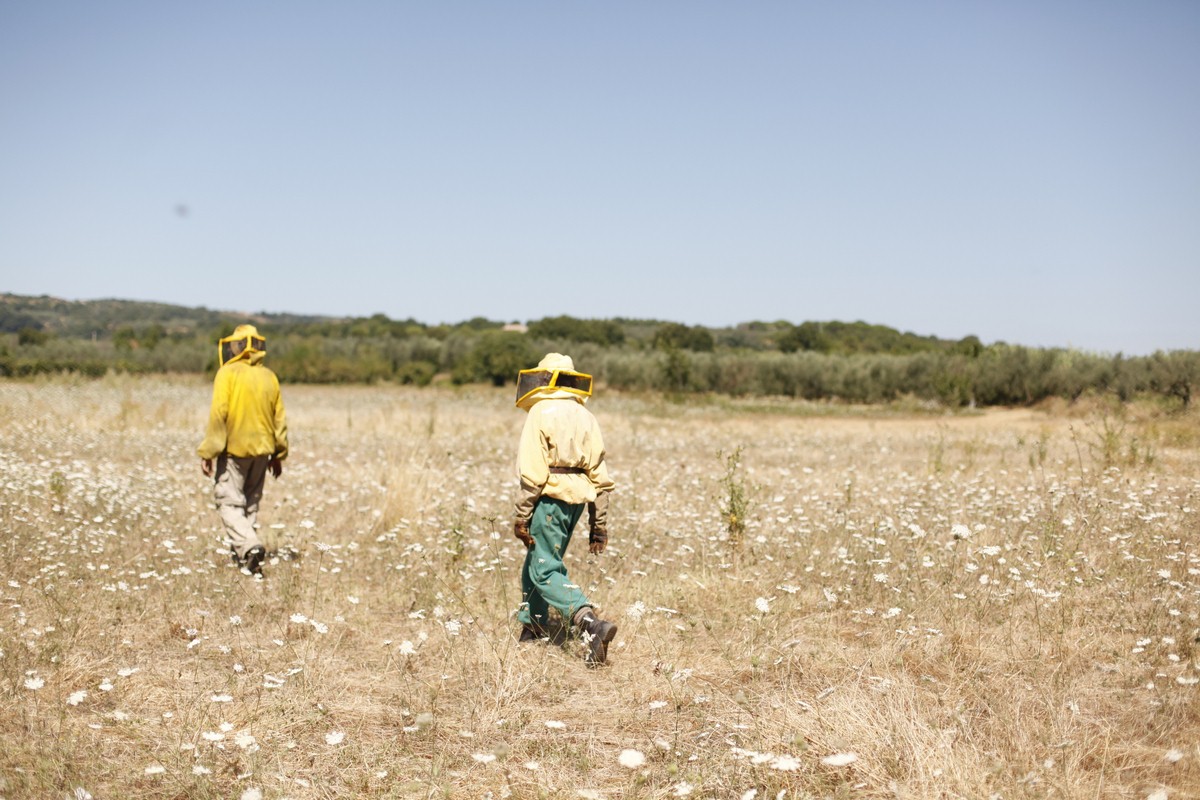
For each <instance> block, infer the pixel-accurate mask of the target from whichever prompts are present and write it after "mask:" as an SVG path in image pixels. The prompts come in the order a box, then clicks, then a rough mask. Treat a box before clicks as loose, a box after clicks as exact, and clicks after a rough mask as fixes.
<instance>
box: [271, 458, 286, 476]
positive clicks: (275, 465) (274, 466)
mask: <svg viewBox="0 0 1200 800" xmlns="http://www.w3.org/2000/svg"><path fill="white" fill-rule="evenodd" d="M267 466H268V467H269V468H270V470H271V477H272V478H278V477H279V476H280V475H282V474H283V462H282V461H280V460H279V459H278V458H272V459H271V460H270V462H268V464H267Z"/></svg>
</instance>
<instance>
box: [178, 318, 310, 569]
mask: <svg viewBox="0 0 1200 800" xmlns="http://www.w3.org/2000/svg"><path fill="white" fill-rule="evenodd" d="M218 350H219V352H220V358H221V367H220V369H218V370H217V376H216V378H214V379H213V394H212V408H211V409H210V411H209V415H208V430H207V432H206V433H205V436H204V441H203V442H202V443H201V444H200V447H199V449H198V450H197V452H198V453H199V455H200V469H201V471H202V472H203V473H204V475H205V476H206V477H209V478H211V477H213V474H214V470H213V462H214V460H215V461H216V470H215V474H216V481H215V483H214V488H213V498H214V500H215V501H216V504H217V511H218V512H219V513H220V515H221V522H222V523H224V525H225V531H226V533H227V535H228V537H229V546H230V549H231V550H232V551H233V559H234V563H236V564H237V565H238V566H239V567H241V568H242V569H243V570H244V571H246V572H249V573H251V574H253V575H261V574H262V563H263V561H264V560H265V559H266V557H267V552H266V548H265V547H263V545H262V542H261V541H260V540H259V538H258V531H257V530H256V523H257V520H258V504H259V501H260V500H261V499H262V493H263V484H264V483H265V482H266V478H267V471H268V470H269V471H270V472H271V474H272V475H273V476H274V477H276V478H278V477H279V476H280V475H281V474H282V473H283V460H284V459H285V458H287V454H288V438H287V416H286V414H285V413H284V409H283V397H282V395H281V394H280V391H279V379H278V378H277V377H275V373H274V372H272V371H271V370H270V369H269V368H268V367H266V366H264V365H263V359H264V358H265V357H266V354H267V345H266V340H265V339H264V338H263V337H262V336H261V335H260V334H259V332H258V330H257V329H256V328H255V327H254V326H253V325H239V326H238V327H237V328H236V329H234V331H233V335H232V336H227V337H225V338H224V339H222V340H221V341H220V342H219V343H218Z"/></svg>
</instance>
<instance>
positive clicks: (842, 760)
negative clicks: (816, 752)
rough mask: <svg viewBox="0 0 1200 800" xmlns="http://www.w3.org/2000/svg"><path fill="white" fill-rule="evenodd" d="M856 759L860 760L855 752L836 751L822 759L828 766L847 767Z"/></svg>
mask: <svg viewBox="0 0 1200 800" xmlns="http://www.w3.org/2000/svg"><path fill="white" fill-rule="evenodd" d="M855 761H858V756H857V755H855V754H854V753H834V754H833V755H828V756H825V757H824V758H822V759H821V763H822V764H824V765H825V766H827V767H845V766H848V765H850V764H853V763H854V762H855Z"/></svg>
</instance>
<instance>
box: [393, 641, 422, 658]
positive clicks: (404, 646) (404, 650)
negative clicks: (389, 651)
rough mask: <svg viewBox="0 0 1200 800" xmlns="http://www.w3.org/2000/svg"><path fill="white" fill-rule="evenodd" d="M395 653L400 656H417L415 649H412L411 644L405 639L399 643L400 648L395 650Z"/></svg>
mask: <svg viewBox="0 0 1200 800" xmlns="http://www.w3.org/2000/svg"><path fill="white" fill-rule="evenodd" d="M396 652H397V653H399V654H400V655H402V656H415V655H416V654H417V648H415V647H413V643H412V642H410V641H408V640H407V639H405V640H404V641H403V642H401V643H400V646H399V647H397V648H396Z"/></svg>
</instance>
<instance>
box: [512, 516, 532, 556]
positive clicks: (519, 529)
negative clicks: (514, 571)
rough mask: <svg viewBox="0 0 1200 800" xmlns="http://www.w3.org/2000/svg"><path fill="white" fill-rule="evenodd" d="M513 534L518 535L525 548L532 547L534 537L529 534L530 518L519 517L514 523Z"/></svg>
mask: <svg viewBox="0 0 1200 800" xmlns="http://www.w3.org/2000/svg"><path fill="white" fill-rule="evenodd" d="M513 536H515V537H517V538H518V539H519V540H520V541H521V544H523V545H525V549H527V550H528V549H532V547H533V537H532V536H530V535H529V520H527V519H519V520H517V521H516V522H514V523H513Z"/></svg>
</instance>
